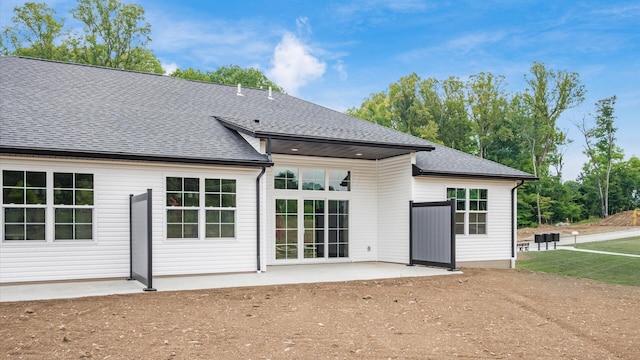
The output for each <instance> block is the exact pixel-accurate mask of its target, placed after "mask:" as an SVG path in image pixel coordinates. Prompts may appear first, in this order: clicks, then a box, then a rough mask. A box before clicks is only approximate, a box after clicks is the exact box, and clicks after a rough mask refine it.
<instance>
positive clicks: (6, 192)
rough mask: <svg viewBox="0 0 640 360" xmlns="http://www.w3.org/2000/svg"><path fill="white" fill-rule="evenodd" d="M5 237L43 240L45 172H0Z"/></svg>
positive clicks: (9, 238)
mask: <svg viewBox="0 0 640 360" xmlns="http://www.w3.org/2000/svg"><path fill="white" fill-rule="evenodd" d="M2 205H3V213H4V214H3V219H4V239H3V240H5V241H13V240H45V234H46V231H45V225H46V210H47V173H46V172H42V171H11V170H5V171H3V172H2Z"/></svg>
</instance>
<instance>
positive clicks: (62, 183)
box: [53, 173, 93, 240]
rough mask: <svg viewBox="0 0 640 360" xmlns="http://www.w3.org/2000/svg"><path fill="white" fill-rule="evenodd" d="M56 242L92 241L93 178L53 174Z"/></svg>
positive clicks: (86, 175) (72, 174) (91, 176)
mask: <svg viewBox="0 0 640 360" xmlns="http://www.w3.org/2000/svg"><path fill="white" fill-rule="evenodd" d="M53 207H54V222H55V231H54V233H55V236H54V238H55V239H56V240H90V239H92V238H93V174H77V173H53Z"/></svg>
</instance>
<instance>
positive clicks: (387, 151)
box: [271, 139, 415, 160]
mask: <svg viewBox="0 0 640 360" xmlns="http://www.w3.org/2000/svg"><path fill="white" fill-rule="evenodd" d="M412 151H415V150H413V149H407V148H398V147H380V146H365V145H353V144H342V143H335V142H310V141H309V140H285V139H272V140H271V152H272V153H273V154H286V155H307V156H322V157H333V158H342V159H365V160H377V159H385V158H389V157H393V156H398V155H403V154H408V153H410V152H412Z"/></svg>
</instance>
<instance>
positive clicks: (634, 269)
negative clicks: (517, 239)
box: [516, 250, 640, 286]
mask: <svg viewBox="0 0 640 360" xmlns="http://www.w3.org/2000/svg"><path fill="white" fill-rule="evenodd" d="M607 251H609V250H607ZM525 254H526V255H525V256H523V257H525V258H526V259H523V260H518V261H517V262H516V267H517V268H519V269H527V270H532V271H541V272H546V273H553V274H560V275H567V276H574V277H580V278H587V279H593V280H597V281H602V282H607V283H612V284H622V285H631V286H640V258H633V257H626V256H618V255H603V254H593V253H585V252H578V251H571V250H555V251H541V252H537V251H529V252H527V253H525Z"/></svg>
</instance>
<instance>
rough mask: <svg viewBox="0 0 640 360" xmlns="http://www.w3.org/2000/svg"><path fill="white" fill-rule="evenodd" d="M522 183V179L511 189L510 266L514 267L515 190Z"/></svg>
mask: <svg viewBox="0 0 640 360" xmlns="http://www.w3.org/2000/svg"><path fill="white" fill-rule="evenodd" d="M523 184H524V180H520V184H518V185H516V186H514V187H513V188H512V189H511V268H515V267H516V227H517V223H516V211H515V210H516V206H517V205H516V204H514V203H515V197H516V190H517V189H518V188H519V187H520V186H522V185H523Z"/></svg>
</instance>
